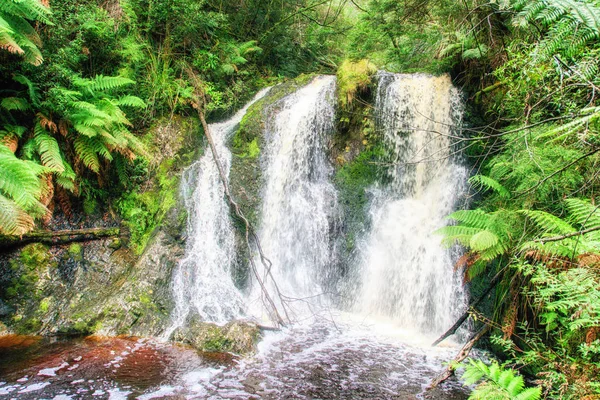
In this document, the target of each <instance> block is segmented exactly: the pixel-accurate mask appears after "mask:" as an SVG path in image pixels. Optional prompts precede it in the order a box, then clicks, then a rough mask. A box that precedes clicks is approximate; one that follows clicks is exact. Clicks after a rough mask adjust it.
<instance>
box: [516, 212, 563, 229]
mask: <svg viewBox="0 0 600 400" xmlns="http://www.w3.org/2000/svg"><path fill="white" fill-rule="evenodd" d="M519 212H520V213H521V214H523V215H525V216H527V217H528V218H529V219H530V220H531V221H532V222H534V223H535V224H536V225H537V227H538V228H540V229H541V230H542V232H544V233H548V234H553V235H556V234H566V233H572V232H575V228H573V226H572V225H571V224H569V223H568V222H566V221H563V220H562V219H561V218H559V217H557V216H555V215H552V214H550V213H547V212H545V211H539V210H521V211H519Z"/></svg>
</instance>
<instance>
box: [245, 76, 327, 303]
mask: <svg viewBox="0 0 600 400" xmlns="http://www.w3.org/2000/svg"><path fill="white" fill-rule="evenodd" d="M273 110H275V112H274V113H273V115H271V116H270V118H269V119H268V120H267V124H266V128H265V130H264V135H265V150H264V155H263V158H262V160H261V161H262V164H263V167H264V171H265V172H264V178H265V182H266V183H265V186H264V188H263V205H262V221H261V224H260V227H259V229H260V230H259V237H260V240H261V243H262V246H263V250H264V253H265V254H266V256H267V257H269V258H270V260H271V261H272V263H273V267H272V270H271V273H272V276H273V279H269V278H268V277H265V281H266V282H268V283H269V285H267V286H268V287H269V288H270V292H271V293H275V288H273V280H274V281H275V282H276V283H277V284H278V285H279V289H280V290H281V292H282V293H283V294H284V295H287V296H290V297H293V298H294V299H306V298H309V297H310V298H311V300H310V302H311V303H313V304H316V303H317V302H318V300H319V298H320V297H321V296H320V295H321V294H322V289H321V283H322V281H323V279H325V275H326V274H327V273H328V271H329V270H330V268H328V267H329V266H331V263H332V238H331V237H330V235H331V234H330V224H331V223H332V220H333V217H334V213H335V209H336V203H337V201H336V191H335V188H334V187H333V184H332V183H331V177H332V174H333V168H332V166H331V164H330V162H329V160H328V158H327V155H326V147H327V146H326V144H327V141H328V139H329V136H328V135H330V134H332V132H333V129H334V124H335V77H332V76H321V77H317V78H315V79H314V80H313V81H312V82H311V83H310V84H308V85H307V86H305V87H303V88H302V89H300V90H298V91H297V92H295V93H293V94H291V95H288V96H286V97H285V98H283V99H282V100H281V101H280V102H279V103H277V104H275V105H274V106H273ZM256 286H257V285H256ZM257 290H258V289H257V288H256V289H255V291H254V292H255V294H256V295H258V293H256V292H257ZM255 297H256V296H255ZM286 303H287V304H286V305H285V306H287V307H291V308H294V309H296V308H297V307H294V306H291V303H289V302H286ZM300 303H303V302H300ZM303 304H306V303H303ZM280 305H281V304H280ZM257 309H260V306H258V307H257ZM295 311H299V310H297V309H296V310H295Z"/></svg>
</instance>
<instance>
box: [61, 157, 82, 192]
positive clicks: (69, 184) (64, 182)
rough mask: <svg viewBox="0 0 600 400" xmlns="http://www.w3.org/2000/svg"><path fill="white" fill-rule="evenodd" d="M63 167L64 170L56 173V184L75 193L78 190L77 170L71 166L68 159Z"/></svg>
mask: <svg viewBox="0 0 600 400" xmlns="http://www.w3.org/2000/svg"><path fill="white" fill-rule="evenodd" d="M63 161H64V160H63ZM63 168H64V171H63V172H60V173H58V174H57V175H56V184H57V185H59V186H60V187H62V188H63V189H66V190H68V191H69V192H71V193H75V192H76V190H77V185H76V184H75V180H76V179H77V175H76V174H75V171H73V168H71V166H70V165H69V163H68V162H66V161H64V163H63Z"/></svg>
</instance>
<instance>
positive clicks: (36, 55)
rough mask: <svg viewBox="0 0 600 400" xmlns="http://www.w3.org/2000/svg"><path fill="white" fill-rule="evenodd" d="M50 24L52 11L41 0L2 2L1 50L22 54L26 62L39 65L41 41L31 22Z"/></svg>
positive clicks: (40, 60)
mask: <svg viewBox="0 0 600 400" xmlns="http://www.w3.org/2000/svg"><path fill="white" fill-rule="evenodd" d="M36 20H37V21H40V22H43V23H45V24H50V23H51V22H50V10H49V9H48V8H47V7H46V6H44V5H43V4H42V2H41V1H40V0H18V1H16V0H5V1H2V2H0V48H3V49H5V50H7V51H9V52H11V53H15V54H20V55H22V56H23V58H24V59H25V61H27V62H29V63H31V64H34V65H39V64H41V63H42V61H43V57H42V54H41V52H40V50H39V46H41V40H40V38H39V36H38V34H37V33H36V31H35V29H33V27H32V26H31V24H30V22H29V21H36Z"/></svg>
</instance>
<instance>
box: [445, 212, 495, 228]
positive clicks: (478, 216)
mask: <svg viewBox="0 0 600 400" xmlns="http://www.w3.org/2000/svg"><path fill="white" fill-rule="evenodd" d="M448 218H449V219H454V220H456V221H460V222H462V223H463V224H465V225H467V226H471V227H475V228H479V229H485V228H487V226H488V225H489V223H490V215H489V214H487V213H486V212H485V211H483V210H480V209H475V210H459V211H455V212H454V213H452V214H450V215H449V216H448Z"/></svg>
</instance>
